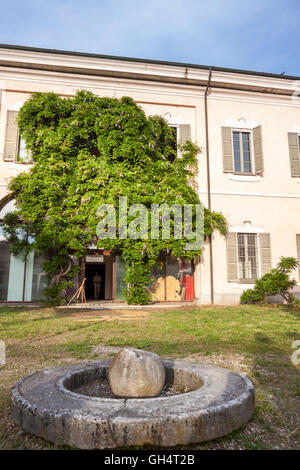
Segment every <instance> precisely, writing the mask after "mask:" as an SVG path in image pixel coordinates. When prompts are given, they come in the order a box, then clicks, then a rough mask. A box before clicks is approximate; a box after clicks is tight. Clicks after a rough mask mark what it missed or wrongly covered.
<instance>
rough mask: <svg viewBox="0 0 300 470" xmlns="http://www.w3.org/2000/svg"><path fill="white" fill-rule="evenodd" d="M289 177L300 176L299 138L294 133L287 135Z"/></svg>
mask: <svg viewBox="0 0 300 470" xmlns="http://www.w3.org/2000/svg"><path fill="white" fill-rule="evenodd" d="M288 141H289V151H290V163H291V175H292V176H300V155H299V154H300V151H299V137H298V134H296V133H295V132H289V133H288Z"/></svg>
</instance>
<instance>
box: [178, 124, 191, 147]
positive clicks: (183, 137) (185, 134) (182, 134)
mask: <svg viewBox="0 0 300 470" xmlns="http://www.w3.org/2000/svg"><path fill="white" fill-rule="evenodd" d="M187 140H191V126H190V125H189V124H180V125H179V145H184V144H185V143H186V141H187Z"/></svg>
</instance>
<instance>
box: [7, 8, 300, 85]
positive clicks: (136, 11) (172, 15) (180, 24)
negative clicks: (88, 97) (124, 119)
mask: <svg viewBox="0 0 300 470" xmlns="http://www.w3.org/2000/svg"><path fill="white" fill-rule="evenodd" d="M0 7H1V8H0V43H2V44H3V43H4V44H19V45H26V46H35V47H45V48H51V49H65V50H72V51H83V52H94V53H98V54H109V55H120V56H127V57H141V58H147V59H159V60H170V61H178V62H189V63H196V64H203V65H216V66H220V67H232V68H242V69H248V70H257V71H263V72H274V73H282V72H285V73H286V74H287V75H288V74H290V75H297V76H300V0H251V1H249V0H205V1H204V0H81V1H78V0H0Z"/></svg>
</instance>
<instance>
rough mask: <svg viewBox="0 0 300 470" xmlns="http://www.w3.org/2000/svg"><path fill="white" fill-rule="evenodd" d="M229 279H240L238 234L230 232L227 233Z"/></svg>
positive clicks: (231, 280) (233, 280)
mask: <svg viewBox="0 0 300 470" xmlns="http://www.w3.org/2000/svg"><path fill="white" fill-rule="evenodd" d="M226 243H227V247H226V248H227V280H228V281H229V282H236V281H238V253H237V235H236V233H228V235H227V240H226Z"/></svg>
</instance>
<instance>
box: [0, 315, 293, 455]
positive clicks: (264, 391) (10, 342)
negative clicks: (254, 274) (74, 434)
mask: <svg viewBox="0 0 300 470" xmlns="http://www.w3.org/2000/svg"><path fill="white" fill-rule="evenodd" d="M124 311H125V310H124V308H123V307H122V310H120V312H118V311H113V314H112V313H111V312H109V316H108V317H107V315H108V312H106V313H105V312H102V311H101V312H95V311H93V312H90V311H84V312H83V311H81V312H80V311H79V310H78V309H77V310H76V311H75V309H74V310H68V309H33V310H28V309H26V308H18V309H17V308H13V307H11V308H8V307H5V308H4V307H3V308H0V340H3V341H5V343H6V354H7V362H6V365H5V366H2V367H1V366H0V449H49V448H58V447H57V446H55V445H52V444H50V443H47V442H45V441H44V440H42V439H39V438H35V437H33V436H31V435H29V434H27V433H25V432H23V431H22V430H21V429H19V428H18V427H16V426H15V425H14V424H13V423H12V421H11V418H10V411H9V405H10V389H11V386H12V385H13V383H14V382H15V381H16V380H18V379H19V378H20V377H22V376H24V375H26V374H29V373H31V372H34V371H36V370H38V369H42V368H45V367H49V366H55V365H59V364H65V363H68V362H76V361H78V360H82V359H95V358H98V357H99V355H97V354H95V353H94V352H93V350H92V347H93V346H96V345H105V346H132V347H136V348H142V349H148V350H150V351H153V352H156V353H158V354H160V355H161V356H163V357H170V358H187V359H189V360H194V361H201V362H206V363H211V364H216V365H220V366H224V367H228V368H230V369H232V370H235V371H238V372H243V373H245V374H246V375H247V376H248V377H249V378H250V379H251V380H252V381H253V383H254V385H255V388H256V409H255V415H254V417H253V419H252V420H251V421H250V422H249V423H248V424H247V425H246V426H245V427H244V428H243V429H241V430H239V431H236V432H234V433H232V434H231V435H229V436H226V437H224V438H221V439H217V440H215V441H212V442H208V443H201V444H198V445H192V446H185V447H181V448H185V449H299V448H300V422H299V421H300V420H299V409H300V385H299V384H300V380H299V379H300V366H296V365H293V363H292V361H291V355H292V353H293V352H294V350H293V349H292V342H293V341H295V340H297V339H300V311H299V310H297V309H291V308H288V307H287V306H259V307H258V306H236V307H194V308H192V307H186V308H184V307H182V308H180V309H173V310H172V309H166V310H157V309H156V310H155V308H154V309H153V310H152V309H151V310H150V311H149V314H148V313H146V314H145V311H144V316H140V317H139V314H138V313H136V312H135V318H133V319H131V318H130V317H129V318H127V320H126V321H124V318H122V316H121V312H124ZM105 315H106V316H105ZM101 357H103V356H101ZM297 412H298V414H297Z"/></svg>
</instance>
